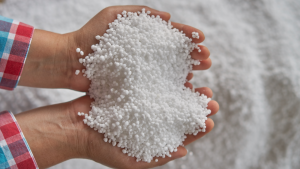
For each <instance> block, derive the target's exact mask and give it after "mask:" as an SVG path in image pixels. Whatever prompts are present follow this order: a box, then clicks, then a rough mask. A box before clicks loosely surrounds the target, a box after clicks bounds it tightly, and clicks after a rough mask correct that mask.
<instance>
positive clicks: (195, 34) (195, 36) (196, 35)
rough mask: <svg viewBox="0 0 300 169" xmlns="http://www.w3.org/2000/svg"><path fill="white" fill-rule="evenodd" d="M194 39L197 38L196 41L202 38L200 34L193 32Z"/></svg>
mask: <svg viewBox="0 0 300 169" xmlns="http://www.w3.org/2000/svg"><path fill="white" fill-rule="evenodd" d="M192 37H193V38H196V39H199V38H200V36H199V33H198V32H192Z"/></svg>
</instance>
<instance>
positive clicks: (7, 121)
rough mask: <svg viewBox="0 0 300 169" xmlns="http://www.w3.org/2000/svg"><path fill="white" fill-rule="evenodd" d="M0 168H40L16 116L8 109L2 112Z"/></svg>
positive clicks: (0, 117) (0, 118) (0, 121)
mask: <svg viewBox="0 0 300 169" xmlns="http://www.w3.org/2000/svg"><path fill="white" fill-rule="evenodd" d="M0 168H1V169H2V168H3V169H4V168H5V169H6V168H7V169H36V168H38V166H37V163H36V161H35V159H34V157H33V154H32V152H31V150H30V148H29V146H28V144H27V141H26V139H25V137H24V135H23V133H22V131H21V129H20V127H19V125H18V123H17V121H16V118H15V116H14V115H13V114H12V113H11V112H8V111H4V112H1V113H0Z"/></svg>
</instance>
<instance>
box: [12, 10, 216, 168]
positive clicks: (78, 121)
mask: <svg viewBox="0 0 300 169" xmlns="http://www.w3.org/2000/svg"><path fill="white" fill-rule="evenodd" d="M142 8H145V9H146V10H150V11H151V15H152V14H153V15H160V16H161V18H163V19H164V20H169V19H170V14H169V13H166V12H161V11H157V10H154V9H151V8H149V7H145V6H114V7H108V8H105V9H103V10H102V11H100V12H99V13H98V14H97V15H96V16H94V17H93V18H92V19H91V20H90V21H89V22H88V23H86V24H85V25H84V26H83V27H82V28H81V29H79V30H77V31H75V32H71V33H67V34H57V33H53V32H48V31H44V30H38V29H37V30H35V32H34V35H33V39H32V43H31V46H30V50H29V53H28V56H27V60H26V63H25V66H24V69H23V72H22V76H21V79H20V81H19V85H22V86H30V87H43V88H67V89H73V90H77V91H83V92H87V91H88V88H89V84H90V81H89V80H88V79H87V78H85V77H83V76H82V73H80V74H79V75H75V70H78V69H80V70H81V69H83V68H84V67H83V65H81V64H80V63H79V62H78V59H79V58H80V57H83V56H81V55H80V54H78V53H76V52H75V49H76V48H77V47H80V49H81V50H83V51H84V52H85V55H86V54H88V53H92V50H91V45H92V44H96V43H98V41H97V40H96V39H95V38H94V37H95V36H96V35H103V34H104V33H105V31H106V29H107V28H108V23H110V22H112V21H113V20H114V19H116V16H117V14H120V13H121V12H122V11H123V10H126V11H131V12H136V11H140V10H141V9H142ZM172 24H173V26H174V27H175V28H177V29H179V30H180V31H181V30H182V31H183V32H184V33H186V35H187V36H189V37H191V35H192V32H198V33H199V35H200V39H193V41H194V42H195V43H200V42H202V41H203V40H204V38H205V36H204V34H203V32H201V31H200V30H198V29H196V28H193V27H190V26H187V25H183V24H180V23H175V22H173V23H172ZM200 48H201V50H202V51H201V53H198V52H197V51H193V52H192V53H191V55H192V57H193V58H194V59H198V60H200V62H201V64H200V65H198V66H194V67H193V69H194V70H206V69H208V68H209V67H210V66H211V60H210V58H209V55H210V53H209V50H208V49H207V48H206V47H205V46H201V45H200ZM192 77H193V74H192V73H190V74H189V75H188V76H187V80H188V81H189V80H191V79H192ZM185 86H186V87H189V88H193V86H192V84H191V83H189V82H186V83H185ZM195 91H198V92H199V93H201V94H205V95H207V96H208V97H212V91H211V89H209V88H207V87H202V88H196V89H195ZM92 101H93V100H92V99H90V98H89V96H83V97H81V98H78V99H76V100H73V101H71V102H67V103H61V104H56V105H51V106H46V107H41V108H37V109H33V110H30V111H27V112H23V113H20V114H18V115H16V119H17V121H18V123H19V125H20V127H21V129H22V131H23V133H24V135H25V137H26V139H27V141H28V144H29V146H30V148H31V150H32V152H33V154H34V157H35V159H36V161H37V163H38V165H39V167H40V168H47V167H50V166H53V165H55V164H58V163H60V162H63V161H65V160H68V159H71V158H86V159H91V160H94V161H96V162H99V163H101V164H103V165H106V166H109V167H112V168H122V169H127V168H130V169H143V168H152V167H156V166H160V165H164V164H165V163H167V162H169V161H171V160H174V159H176V158H180V157H183V156H185V155H186V153H187V150H186V149H185V148H184V147H178V151H177V152H174V153H172V157H166V158H158V162H154V161H152V162H151V163H145V162H136V161H135V158H133V157H129V156H127V155H125V154H123V153H122V152H121V148H118V147H113V146H112V145H111V144H109V143H105V142H104V141H103V135H102V134H99V133H97V132H96V131H94V130H93V129H91V128H89V127H88V126H87V125H84V124H83V122H82V120H83V117H81V116H78V115H77V113H78V112H84V113H88V112H89V110H90V109H91V108H90V104H91V102H92ZM208 109H210V110H211V114H210V116H211V115H214V114H216V113H217V111H218V110H219V105H218V103H217V102H216V101H213V100H212V101H210V102H209V104H208ZM206 126H207V128H206V132H204V133H202V132H201V133H198V134H197V135H196V136H194V135H187V138H186V140H185V141H184V145H188V144H191V143H192V142H194V141H196V140H197V139H199V138H201V137H203V136H204V135H206V134H207V133H209V132H210V131H211V130H212V128H213V127H214V123H213V121H212V120H211V119H210V118H208V120H207V121H206Z"/></svg>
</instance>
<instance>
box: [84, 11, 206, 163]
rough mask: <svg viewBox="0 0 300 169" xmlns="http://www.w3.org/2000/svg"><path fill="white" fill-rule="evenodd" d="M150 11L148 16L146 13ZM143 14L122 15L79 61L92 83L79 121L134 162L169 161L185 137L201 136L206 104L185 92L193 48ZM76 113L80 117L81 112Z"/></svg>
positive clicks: (178, 34) (175, 32)
mask: <svg viewBox="0 0 300 169" xmlns="http://www.w3.org/2000/svg"><path fill="white" fill-rule="evenodd" d="M148 13H149V12H148ZM148 13H146V12H145V9H143V10H142V12H140V13H139V14H138V13H132V12H126V11H123V12H122V15H120V14H118V15H117V19H116V20H115V21H114V22H112V23H110V24H109V29H108V30H107V31H106V33H105V34H104V35H103V36H101V37H98V36H96V38H97V39H99V44H95V45H92V47H91V48H92V49H93V51H94V53H92V54H88V56H86V57H85V58H82V59H80V60H79V62H80V63H82V64H83V65H84V66H85V67H86V69H85V71H83V72H84V76H86V77H87V78H89V79H90V80H91V85H90V88H89V94H90V97H91V98H93V99H95V101H94V102H93V103H92V104H91V107H92V110H91V111H90V112H89V115H87V114H85V118H84V120H83V122H84V123H85V124H87V125H88V126H90V127H91V128H94V129H95V130H97V131H98V132H99V133H104V141H105V142H109V143H111V144H112V145H113V146H118V147H121V148H122V152H123V153H125V154H128V156H132V157H136V161H146V162H150V161H151V160H152V159H153V157H163V158H165V157H166V156H168V157H170V156H171V155H170V153H171V152H176V151H177V147H178V146H180V145H182V146H183V141H184V140H185V138H186V135H187V134H194V135H196V134H197V133H198V132H201V131H202V132H205V128H206V126H205V121H206V120H207V117H206V116H207V115H208V114H210V112H211V111H210V110H209V109H207V108H206V107H207V104H208V102H209V101H210V100H211V99H210V98H207V97H206V96H205V95H203V94H202V95H200V94H199V93H197V92H196V93H195V92H193V91H192V90H191V89H189V88H186V87H185V86H184V84H185V83H186V77H187V75H188V73H189V72H191V71H192V65H193V64H194V65H199V64H200V62H199V61H198V60H193V59H192V58H191V55H190V53H191V52H192V51H193V50H194V49H198V50H199V47H198V46H197V44H195V43H193V42H192V39H190V38H188V37H187V36H185V34H184V33H183V32H181V31H179V30H178V29H175V28H174V29H172V25H171V22H166V21H164V20H162V19H161V18H160V17H159V16H153V15H152V16H150V15H148ZM80 115H81V113H80Z"/></svg>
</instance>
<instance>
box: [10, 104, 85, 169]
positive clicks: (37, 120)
mask: <svg viewBox="0 0 300 169" xmlns="http://www.w3.org/2000/svg"><path fill="white" fill-rule="evenodd" d="M69 104H70V103H64V104H58V105H55V106H47V107H43V108H38V109H34V110H30V111H27V112H24V113H21V114H18V115H16V116H15V117H16V119H17V121H18V123H19V125H20V128H21V130H22V131H23V133H24V136H25V138H26V140H27V142H28V144H29V147H30V148H31V150H32V152H33V155H34V157H35V159H36V161H37V163H38V166H39V167H40V168H46V167H50V166H52V165H55V164H58V163H60V162H62V161H65V160H68V159H70V158H75V157H80V155H79V154H80V153H79V151H78V147H77V143H76V142H78V141H77V138H76V134H74V133H76V132H77V131H76V128H75V127H74V126H73V124H72V119H71V118H70V116H69V114H68V113H69V111H68V107H69Z"/></svg>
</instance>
